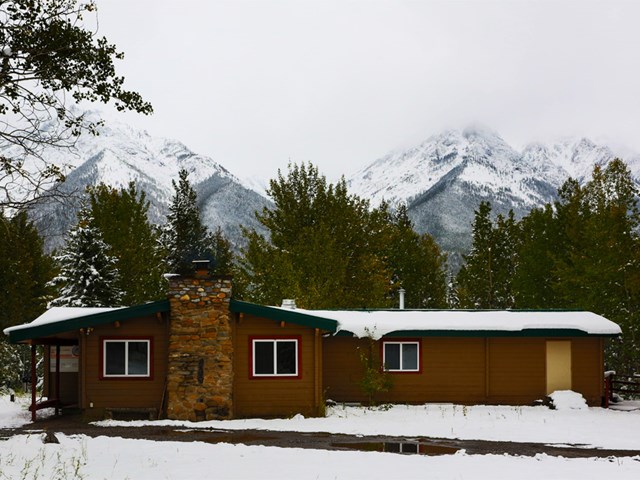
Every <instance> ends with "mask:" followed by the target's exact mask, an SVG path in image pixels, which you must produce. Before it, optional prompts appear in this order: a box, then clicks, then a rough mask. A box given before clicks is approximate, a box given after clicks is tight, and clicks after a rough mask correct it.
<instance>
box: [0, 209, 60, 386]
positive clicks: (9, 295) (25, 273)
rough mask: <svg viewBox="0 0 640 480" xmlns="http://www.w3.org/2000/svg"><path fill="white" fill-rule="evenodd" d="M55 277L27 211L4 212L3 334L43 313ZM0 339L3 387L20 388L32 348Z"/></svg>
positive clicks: (0, 235) (0, 255)
mask: <svg viewBox="0 0 640 480" xmlns="http://www.w3.org/2000/svg"><path fill="white" fill-rule="evenodd" d="M54 274H55V269H54V264H53V260H52V258H51V257H49V256H48V255H46V254H45V253H44V247H43V241H42V238H41V237H40V235H39V234H38V231H37V230H36V227H35V226H34V225H33V223H32V222H31V221H30V220H29V219H28V216H27V213H26V212H24V211H20V212H17V213H16V214H14V215H13V216H12V217H11V218H7V217H5V215H4V213H3V212H2V211H0V331H1V330H2V329H4V328H6V327H10V326H13V325H19V324H22V323H27V322H30V321H32V320H33V319H35V318H36V317H38V316H39V315H40V314H42V313H43V312H44V311H45V309H46V306H47V302H48V301H49V300H50V299H51V298H52V295H53V293H54V291H53V289H52V288H50V287H48V286H47V282H49V280H51V278H53V276H54ZM1 337H2V338H0V385H8V386H10V387H12V388H17V387H18V386H19V385H20V384H21V379H22V375H23V373H24V372H25V371H26V369H27V368H28V358H29V354H28V347H26V346H25V345H11V344H9V342H8V340H7V338H6V337H5V336H4V335H2V336H1Z"/></svg>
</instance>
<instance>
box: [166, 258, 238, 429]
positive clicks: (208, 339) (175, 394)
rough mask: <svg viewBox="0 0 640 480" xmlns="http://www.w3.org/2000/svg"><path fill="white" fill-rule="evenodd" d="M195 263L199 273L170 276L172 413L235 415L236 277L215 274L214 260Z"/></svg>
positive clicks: (199, 417) (178, 416) (169, 385)
mask: <svg viewBox="0 0 640 480" xmlns="http://www.w3.org/2000/svg"><path fill="white" fill-rule="evenodd" d="M194 263H195V264H196V273H195V274H194V275H176V276H171V277H169V303H170V306H171V317H170V319H171V321H170V326H169V363H168V372H167V417H168V418H170V419H174V420H191V421H198V420H216V419H226V418H231V417H232V415H233V404H232V389H233V342H232V337H231V325H232V322H231V316H230V313H229V301H230V300H231V277H228V276H225V277H216V278H211V277H209V274H208V264H206V265H205V264H204V263H203V262H194Z"/></svg>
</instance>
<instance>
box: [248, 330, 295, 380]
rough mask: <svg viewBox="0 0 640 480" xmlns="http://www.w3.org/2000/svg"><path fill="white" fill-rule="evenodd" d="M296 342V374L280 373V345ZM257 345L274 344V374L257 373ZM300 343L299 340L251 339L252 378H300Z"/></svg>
mask: <svg viewBox="0 0 640 480" xmlns="http://www.w3.org/2000/svg"><path fill="white" fill-rule="evenodd" d="M283 342H294V344H295V353H294V355H295V366H296V371H295V373H278V343H283ZM257 343H273V372H274V373H256V359H257V356H256V344H257ZM299 348H300V341H299V339H298V338H252V339H251V360H252V362H251V363H252V365H251V376H252V377H298V376H299V374H300V362H299V358H300V357H299Z"/></svg>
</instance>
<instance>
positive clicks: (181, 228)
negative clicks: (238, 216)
mask: <svg viewBox="0 0 640 480" xmlns="http://www.w3.org/2000/svg"><path fill="white" fill-rule="evenodd" d="M188 176H189V173H188V172H187V171H186V170H184V169H182V170H180V172H179V174H178V177H179V179H178V183H176V182H175V181H173V182H172V183H173V188H174V189H175V194H174V196H173V200H172V203H171V205H170V207H169V215H168V216H167V224H166V225H165V227H164V229H163V231H162V235H161V242H162V244H163V246H164V248H165V251H166V264H167V268H168V269H169V271H172V272H178V273H186V272H191V271H193V265H192V263H191V262H192V261H193V260H197V259H202V260H205V259H206V260H213V261H214V264H215V263H216V258H215V255H216V253H218V254H221V255H223V256H225V257H227V256H228V255H229V253H230V248H229V243H228V242H227V241H226V239H224V236H223V235H222V231H218V232H217V234H216V235H217V237H215V236H213V235H212V234H211V233H210V232H209V229H208V228H207V227H206V226H205V225H203V223H202V220H201V218H200V209H199V208H198V204H197V201H198V196H197V194H196V191H195V190H194V189H193V187H192V186H191V183H190V182H189V180H188V178H187V177H188ZM216 238H217V239H216ZM221 239H224V241H223V242H221ZM218 248H220V249H221V250H220V251H219V252H216V250H217V249H218ZM225 248H226V250H225ZM221 260H222V262H226V264H225V263H223V264H222V266H223V268H224V269H226V270H229V265H230V264H232V260H231V262H230V261H229V259H228V258H223V259H221Z"/></svg>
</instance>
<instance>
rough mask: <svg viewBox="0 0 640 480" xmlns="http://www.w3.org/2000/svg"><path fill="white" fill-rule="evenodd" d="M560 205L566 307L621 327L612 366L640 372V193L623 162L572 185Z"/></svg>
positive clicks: (560, 281) (560, 271)
mask: <svg viewBox="0 0 640 480" xmlns="http://www.w3.org/2000/svg"><path fill="white" fill-rule="evenodd" d="M562 193H563V197H562V200H563V202H562V203H560V204H559V205H558V220H559V221H560V222H562V223H561V225H562V227H563V234H564V237H565V242H564V243H565V252H566V253H565V254H564V255H563V257H562V258H560V259H559V260H558V262H557V265H556V270H555V271H556V273H557V278H556V283H555V289H556V291H557V292H558V295H559V297H560V298H561V299H562V301H563V303H564V306H566V307H569V308H580V309H584V310H590V311H593V312H596V313H599V314H602V315H604V316H605V317H607V318H609V319H611V320H613V321H615V322H617V323H619V324H620V325H621V327H622V330H623V335H622V340H621V342H619V343H617V344H614V346H613V347H612V348H611V349H610V350H609V352H608V359H609V362H610V366H611V367H613V368H618V369H621V370H622V371H628V370H634V371H635V370H636V369H638V368H639V367H640V314H639V313H638V312H639V311H640V310H639V308H640V295H639V294H640V284H639V279H640V264H639V262H638V260H639V257H640V254H639V250H640V237H639V235H638V227H639V225H640V213H639V211H638V207H637V201H638V200H637V199H638V190H637V187H636V185H635V183H634V181H633V178H632V177H631V173H630V172H629V169H628V168H627V167H626V165H625V164H624V162H622V161H621V160H618V159H616V160H613V161H612V162H610V163H609V164H608V165H607V166H606V168H604V169H602V168H601V167H599V166H596V167H595V168H594V171H593V175H592V179H591V180H590V181H589V182H588V183H587V184H586V185H585V186H584V187H581V188H580V187H577V186H576V185H575V183H573V182H568V183H567V185H566V186H565V188H564V189H563V190H562Z"/></svg>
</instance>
